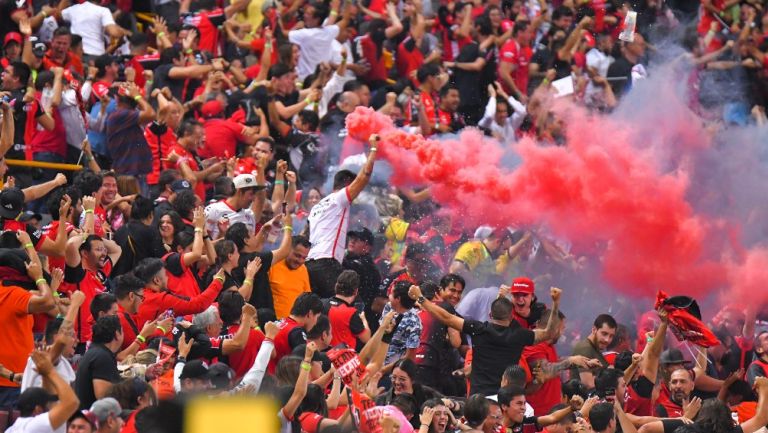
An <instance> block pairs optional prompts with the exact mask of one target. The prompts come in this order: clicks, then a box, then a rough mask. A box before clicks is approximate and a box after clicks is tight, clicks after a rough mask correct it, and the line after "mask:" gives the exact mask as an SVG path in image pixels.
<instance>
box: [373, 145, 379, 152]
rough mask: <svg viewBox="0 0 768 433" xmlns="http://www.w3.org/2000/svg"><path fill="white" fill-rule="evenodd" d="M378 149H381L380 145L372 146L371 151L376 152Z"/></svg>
mask: <svg viewBox="0 0 768 433" xmlns="http://www.w3.org/2000/svg"><path fill="white" fill-rule="evenodd" d="M377 150H379V148H378V147H376V146H371V152H376V151H377Z"/></svg>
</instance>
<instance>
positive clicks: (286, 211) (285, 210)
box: [283, 202, 288, 215]
mask: <svg viewBox="0 0 768 433" xmlns="http://www.w3.org/2000/svg"><path fill="white" fill-rule="evenodd" d="M287 213H288V202H283V215H285V214H287Z"/></svg>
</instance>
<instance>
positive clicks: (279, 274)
mask: <svg viewBox="0 0 768 433" xmlns="http://www.w3.org/2000/svg"><path fill="white" fill-rule="evenodd" d="M269 286H270V287H271V288H272V298H273V299H274V301H275V314H276V315H277V318H278V319H282V318H284V317H288V315H289V314H291V307H293V301H295V300H296V298H298V297H299V295H301V294H302V293H304V292H309V291H310V288H309V272H307V267H306V266H304V265H301V266H300V267H299V268H298V269H294V270H291V269H288V266H286V265H285V260H281V261H279V262H277V263H276V264H274V265H272V267H271V268H269Z"/></svg>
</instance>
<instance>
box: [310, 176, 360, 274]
mask: <svg viewBox="0 0 768 433" xmlns="http://www.w3.org/2000/svg"><path fill="white" fill-rule="evenodd" d="M351 202H352V198H351V197H350V196H349V187H347V188H344V189H340V190H338V191H336V192H334V193H331V194H329V195H328V196H327V197H325V198H324V199H322V200H320V202H319V203H317V204H316V205H315V206H314V207H312V212H311V213H310V214H309V242H311V243H312V248H311V249H310V250H309V254H308V255H307V259H308V260H317V259H327V258H334V259H336V260H337V261H338V262H339V263H341V261H342V260H343V259H344V249H345V248H346V241H347V227H348V226H349V207H350V204H351Z"/></svg>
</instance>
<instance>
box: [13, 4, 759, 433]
mask: <svg viewBox="0 0 768 433" xmlns="http://www.w3.org/2000/svg"><path fill="white" fill-rule="evenodd" d="M767 35H768V9H766V8H765V5H764V3H763V1H762V0H741V1H739V0H701V2H690V1H683V0H677V1H666V2H662V1H659V0H634V1H626V2H622V1H618V0H610V1H604V0H551V1H547V0H487V1H481V0H472V1H468V2H463V1H455V0H428V1H424V0H402V1H401V0H396V1H386V0H363V1H356V0H347V1H341V0H328V1H318V0H311V1H308V0H283V1H278V0H234V1H232V2H227V1H224V0H181V1H179V0H151V1H149V2H147V1H142V0H135V1H134V0H115V1H110V0H103V1H94V0H84V1H81V2H75V3H73V2H71V1H70V0H51V1H47V2H45V1H39V0H0V40H1V41H2V44H3V45H2V58H0V68H2V81H1V83H0V115H1V117H2V120H1V121H0V178H1V179H2V181H0V182H2V190H1V191H0V225H2V232H1V233H0V279H1V280H2V285H0V323H2V325H1V328H0V329H1V330H0V335H2V336H3V344H1V345H0V431H7V432H30V433H31V432H35V433H37V432H65V431H66V432H68V433H81V432H85V433H92V432H99V433H107V432H111V433H118V432H125V433H130V432H138V433H164V432H169V433H170V432H181V431H185V430H186V431H191V430H190V429H191V428H192V426H191V425H189V421H188V420H189V419H190V418H189V416H188V415H189V414H188V413H187V414H186V417H185V411H188V410H191V409H190V407H191V406H190V404H191V402H193V401H196V400H200V399H227V398H233V397H235V396H244V395H262V396H268V397H269V398H270V400H271V401H273V402H275V411H274V412H272V413H273V414H274V417H273V418H274V419H271V420H261V419H255V418H254V419H253V420H251V421H252V422H254V423H257V424H259V425H260V426H261V425H264V426H266V425H268V424H269V422H270V421H274V423H275V425H276V426H278V427H279V429H280V431H281V432H286V433H289V432H290V433H300V432H306V433H321V432H322V433H332V432H363V433H394V432H400V433H409V432H415V431H418V432H419V433H446V432H458V431H464V432H473V433H480V432H482V433H517V432H525V433H528V432H535V431H545V432H548V433H566V432H567V433H587V432H590V433H592V432H594V433H604V432H605V433H613V432H616V431H620V432H624V433H633V432H641V433H710V432H714V433H740V432H743V433H753V432H757V431H765V430H766V425H768V377H766V376H768V327H766V326H765V325H766V322H764V321H763V320H764V319H765V318H766V316H765V313H764V311H763V310H764V309H765V307H766V306H765V305H754V304H753V305H750V306H749V307H748V308H746V309H745V308H743V306H741V305H731V304H728V303H722V304H720V305H717V306H716V308H711V307H709V306H708V307H707V308H702V309H701V311H705V312H707V313H712V314H709V315H707V314H704V315H703V316H704V317H702V314H701V311H700V308H699V306H698V304H697V302H696V300H694V299H692V298H689V297H680V296H678V297H673V298H669V299H668V300H666V301H664V302H657V304H656V305H654V304H653V303H652V301H651V300H650V299H651V298H652V297H653V295H654V293H648V299H647V300H646V299H643V300H637V299H627V298H624V297H622V296H619V295H616V296H601V295H598V292H597V291H595V289H593V288H592V287H591V286H590V285H589V284H588V283H587V282H586V281H587V279H586V278H584V274H585V273H587V272H589V267H588V266H586V262H587V261H588V260H590V259H589V258H587V257H584V256H580V255H578V252H575V251H571V248H570V246H569V244H568V243H567V242H566V241H564V240H561V239H555V238H553V237H551V236H550V235H548V234H547V233H545V232H544V231H543V230H535V229H532V228H521V227H488V226H480V227H465V226H464V225H463V224H462V221H461V219H462V218H461V215H454V214H451V213H449V212H444V211H443V210H441V208H440V204H439V203H437V202H436V201H435V200H433V198H432V196H431V194H430V186H429V185H413V186H412V187H408V188H406V187H401V188H395V187H393V186H391V184H390V182H389V179H388V177H387V167H386V166H387V163H386V162H377V158H376V157H377V151H378V148H377V146H378V145H379V144H380V139H379V137H378V136H376V135H373V136H371V137H369V139H368V140H367V142H366V143H363V146H362V147H361V148H360V149H362V150H361V151H360V152H358V151H357V150H354V149H356V147H355V146H354V145H350V143H349V140H347V139H346V137H347V128H346V123H345V121H346V119H347V116H348V115H349V114H350V113H352V112H353V111H355V110H356V109H357V108H358V107H372V108H373V109H374V110H376V111H378V112H380V113H382V114H384V115H386V116H389V117H390V118H391V119H392V121H393V122H394V124H395V125H397V127H399V128H403V129H404V130H406V131H408V132H410V133H413V134H421V135H423V136H425V137H430V138H433V139H435V140H441V139H442V138H445V137H447V136H451V135H454V134H456V133H458V132H459V131H461V130H462V129H464V128H467V127H471V128H479V129H480V130H481V131H483V133H484V134H485V135H487V136H490V137H494V138H495V139H497V140H498V141H499V142H500V143H502V144H503V145H504V146H511V145H512V144H513V143H515V142H517V141H518V140H520V139H521V138H522V137H532V138H534V139H535V140H536V141H537V143H539V145H541V146H567V144H568V143H567V142H566V139H565V134H564V131H565V130H566V129H567V128H568V125H567V124H566V123H564V121H563V119H561V118H560V116H559V114H558V113H557V112H556V111H555V110H554V109H553V106H554V104H555V102H556V101H558V100H568V101H570V102H571V103H573V104H577V105H580V106H584V107H587V109H589V110H590V111H592V112H593V113H594V115H596V116H602V115H606V114H608V113H611V112H612V111H613V109H614V108H615V107H617V106H618V104H620V103H621V101H622V98H623V97H625V96H626V95H627V94H628V93H630V92H631V91H632V90H633V87H635V85H636V84H637V83H638V82H639V81H642V80H645V79H648V77H649V74H653V73H654V69H653V67H654V65H655V64H654V59H662V58H663V59H665V60H668V58H667V56H665V54H666V53H663V52H660V51H661V48H658V47H659V46H661V45H659V44H660V43H661V42H665V44H666V43H668V42H669V41H670V40H674V41H675V42H676V43H677V45H678V46H681V47H683V48H684V50H683V51H684V52H683V54H682V55H681V56H679V58H678V59H677V60H678V61H681V62H682V63H683V65H684V68H682V69H680V71H682V72H680V76H679V77H678V78H679V79H680V81H683V82H685V83H687V84H686V88H687V93H688V106H689V108H690V109H691V110H692V111H693V112H694V113H696V114H697V115H698V116H699V117H700V118H701V119H702V120H703V121H705V122H713V123H720V124H727V125H729V126H733V125H736V126H746V125H749V124H758V125H763V124H764V123H765V109H764V108H765V106H766V102H767V100H766V99H765V97H766V90H767V87H766V83H767V81H766V77H765V74H766V70H767V69H766V68H768V57H766V53H767V52H768V39H767V37H766V36H767ZM654 44H656V45H654ZM665 46H666V45H665ZM30 162H31V163H30ZM73 165H77V166H82V168H81V167H77V168H78V169H77V170H72V167H73ZM469 205H470V204H468V206H469ZM561 288H562V289H561ZM601 293H602V292H601ZM561 301H562V305H561ZM681 317H683V318H684V319H681ZM686 324H687V325H691V326H700V328H698V329H699V330H700V331H701V332H699V334H698V335H697V336H695V338H693V337H691V335H690V334H686V333H685V332H684V331H685V329H686V328H685V325H686ZM197 407H198V408H199V406H197ZM185 420H187V421H185ZM241 427H242V429H243V431H254V430H253V429H252V427H253V426H247V425H245V424H243V425H241ZM264 428H265V429H266V427H264ZM233 431H238V430H236V429H235V430H233ZM265 431H266V430H265Z"/></svg>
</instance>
